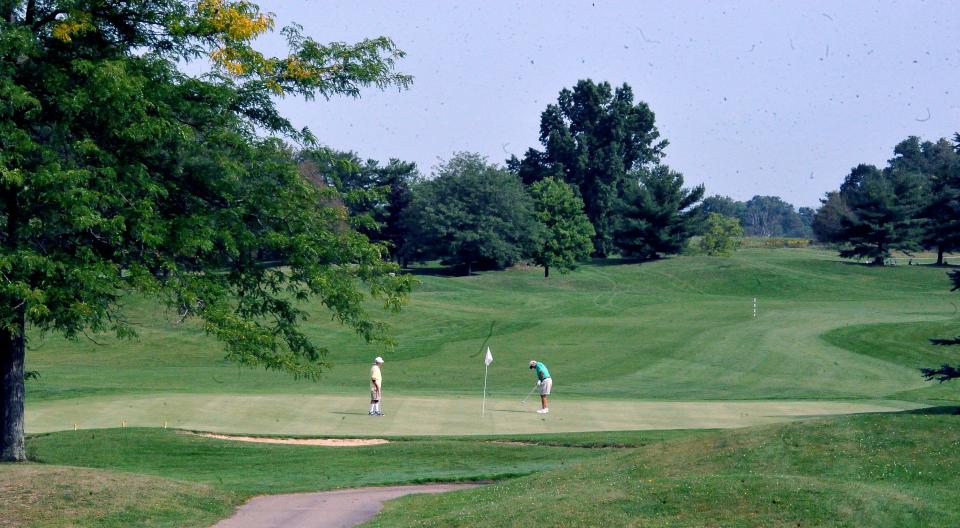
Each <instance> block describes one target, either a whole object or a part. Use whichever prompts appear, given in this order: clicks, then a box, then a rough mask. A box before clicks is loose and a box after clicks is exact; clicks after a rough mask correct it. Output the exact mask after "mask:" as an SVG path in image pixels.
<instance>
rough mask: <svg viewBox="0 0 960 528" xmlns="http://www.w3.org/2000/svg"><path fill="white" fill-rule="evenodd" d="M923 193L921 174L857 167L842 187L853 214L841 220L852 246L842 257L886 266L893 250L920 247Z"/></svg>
mask: <svg viewBox="0 0 960 528" xmlns="http://www.w3.org/2000/svg"><path fill="white" fill-rule="evenodd" d="M923 192H924V186H923V180H922V177H921V176H920V174H919V173H916V172H906V171H905V170H903V169H891V170H886V171H881V170H879V169H877V168H876V167H874V166H872V165H859V166H857V167H855V168H854V169H853V170H852V171H851V172H850V174H849V175H848V176H847V178H846V180H845V181H844V183H843V185H842V186H841V188H840V194H841V195H842V197H843V201H844V203H845V204H846V205H847V207H849V208H850V211H851V213H852V214H850V215H849V216H847V217H845V218H843V219H842V221H841V225H842V226H843V227H842V231H841V237H842V239H843V240H844V241H845V242H846V243H848V244H849V245H850V247H849V248H846V249H843V250H841V251H840V256H842V257H845V258H868V259H870V260H871V261H872V262H873V263H874V264H880V265H882V264H883V263H884V261H885V260H886V259H887V258H888V257H889V256H890V252H891V251H892V250H900V251H907V252H909V251H915V250H917V249H919V248H920V236H921V233H922V228H923V220H922V219H919V218H917V216H918V213H920V211H921V208H922V207H923V198H924V196H923Z"/></svg>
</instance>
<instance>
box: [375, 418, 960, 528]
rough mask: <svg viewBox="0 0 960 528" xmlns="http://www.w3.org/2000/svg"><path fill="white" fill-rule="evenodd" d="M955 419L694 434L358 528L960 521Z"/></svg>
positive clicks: (427, 501)
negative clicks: (686, 437) (532, 524)
mask: <svg viewBox="0 0 960 528" xmlns="http://www.w3.org/2000/svg"><path fill="white" fill-rule="evenodd" d="M958 450H960V420H958V419H957V417H956V416H943V415H940V416H938V415H917V414H902V415H886V416H853V417H843V418H834V419H830V420H826V421H817V422H805V423H794V424H786V425H776V426H762V427H755V428H749V429H741V430H737V431H726V432H721V433H715V434H711V435H706V436H704V435H698V436H694V437H690V438H688V439H679V440H674V441H670V442H664V443H660V444H653V445H649V446H646V447H643V448H639V449H634V450H626V451H619V452H617V453H615V454H611V455H608V456H605V457H602V458H598V459H592V460H587V461H584V462H581V463H579V464H576V465H574V466H570V467H566V468H562V469H557V470H553V471H547V472H543V473H541V474H538V475H534V476H530V477H525V478H521V479H515V480H511V481H507V482H503V483H499V484H495V485H491V486H488V487H484V488H482V489H478V490H470V491H466V492H464V491H461V492H455V493H450V494H446V495H443V496H412V497H407V498H403V499H400V500H398V501H395V502H391V503H388V505H387V508H386V509H385V511H384V512H383V513H382V514H381V515H379V516H378V517H377V518H376V519H375V520H374V521H372V522H370V523H369V524H368V525H367V526H371V527H373V526H376V527H383V528H387V527H401V526H404V527H408V526H418V527H430V526H437V527H440V526H442V527H452V526H471V527H474V526H476V527H486V526H489V527H511V526H516V527H525V526H529V525H530V523H531V522H533V521H532V520H534V519H536V520H538V521H537V522H538V523H541V524H543V523H545V524H548V525H550V526H570V527H580V526H625V527H629V526H672V527H687V526H689V527H693V526H784V527H785V526H848V527H849V526H863V527H871V528H872V527H885V526H889V527H904V526H917V527H920V526H923V527H930V526H943V527H952V526H957V525H958V524H960V510H958V509H957V507H956V504H957V501H958V500H960V455H958Z"/></svg>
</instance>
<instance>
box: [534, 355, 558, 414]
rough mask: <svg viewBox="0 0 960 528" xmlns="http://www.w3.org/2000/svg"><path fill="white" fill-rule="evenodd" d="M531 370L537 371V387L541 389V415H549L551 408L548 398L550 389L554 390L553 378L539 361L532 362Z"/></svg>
mask: <svg viewBox="0 0 960 528" xmlns="http://www.w3.org/2000/svg"><path fill="white" fill-rule="evenodd" d="M530 368H532V369H536V373H537V386H539V387H540V407H541V409H540V410H539V411H537V413H539V414H547V413H548V412H550V407H548V406H547V396H550V389H552V388H553V378H551V377H550V371H549V370H547V366H546V365H544V364H543V363H541V362H539V361H537V360H531V361H530Z"/></svg>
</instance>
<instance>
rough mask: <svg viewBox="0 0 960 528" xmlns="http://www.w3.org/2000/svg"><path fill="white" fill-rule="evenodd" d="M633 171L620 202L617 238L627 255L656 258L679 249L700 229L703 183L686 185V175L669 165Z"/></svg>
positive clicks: (620, 247)
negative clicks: (684, 182) (693, 185)
mask: <svg viewBox="0 0 960 528" xmlns="http://www.w3.org/2000/svg"><path fill="white" fill-rule="evenodd" d="M632 175H633V176H634V177H635V178H636V179H635V180H634V182H633V183H632V184H630V185H629V186H628V187H627V189H626V191H625V193H624V197H623V201H622V202H621V206H620V211H619V212H620V214H619V218H618V219H617V226H616V231H615V238H614V242H615V244H616V247H617V248H618V249H619V250H620V251H621V252H622V253H623V254H624V255H627V256H632V257H641V258H656V257H658V256H660V255H665V254H671V253H678V252H680V250H681V249H683V246H684V245H685V244H686V242H687V239H689V238H690V237H691V236H693V235H694V234H696V232H697V231H699V230H700V227H701V224H702V223H703V218H704V217H703V212H702V210H701V208H700V205H699V204H698V202H700V200H702V199H703V193H704V188H703V185H698V186H696V187H694V188H692V189H687V188H684V187H683V175H682V174H680V173H679V172H675V171H672V170H670V168H669V167H667V166H666V165H657V166H655V167H653V168H650V169H646V168H644V169H639V170H637V171H634V172H633V173H632Z"/></svg>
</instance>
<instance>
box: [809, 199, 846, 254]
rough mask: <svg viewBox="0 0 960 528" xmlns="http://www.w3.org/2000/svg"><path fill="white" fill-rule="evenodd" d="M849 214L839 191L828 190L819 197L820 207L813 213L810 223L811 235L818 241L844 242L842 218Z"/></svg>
mask: <svg viewBox="0 0 960 528" xmlns="http://www.w3.org/2000/svg"><path fill="white" fill-rule="evenodd" d="M851 214H852V213H851V212H850V208H849V207H847V204H846V203H844V201H843V195H841V194H840V192H839V191H830V192H828V193H827V194H826V196H824V197H823V198H821V199H820V207H819V208H818V209H817V211H816V212H815V213H814V215H813V222H811V224H810V227H811V229H813V236H814V237H815V238H816V239H817V240H818V241H819V242H826V243H834V244H835V243H840V242H844V234H843V233H844V231H843V226H844V220H845V219H846V218H848V217H849V216H850V215H851Z"/></svg>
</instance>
